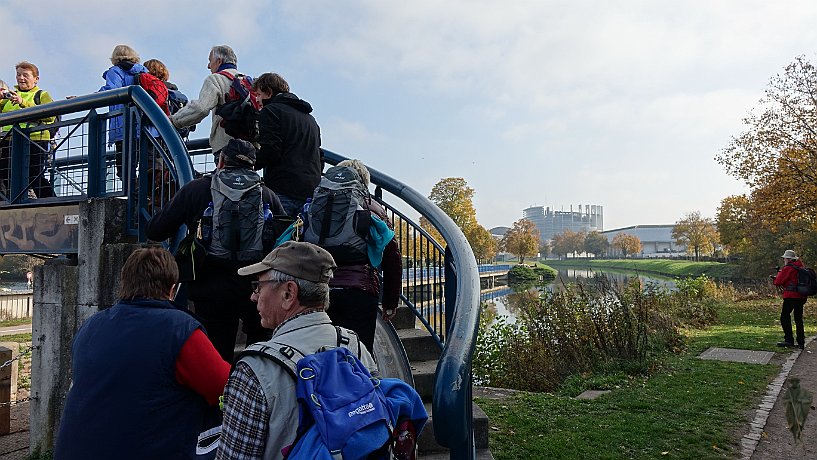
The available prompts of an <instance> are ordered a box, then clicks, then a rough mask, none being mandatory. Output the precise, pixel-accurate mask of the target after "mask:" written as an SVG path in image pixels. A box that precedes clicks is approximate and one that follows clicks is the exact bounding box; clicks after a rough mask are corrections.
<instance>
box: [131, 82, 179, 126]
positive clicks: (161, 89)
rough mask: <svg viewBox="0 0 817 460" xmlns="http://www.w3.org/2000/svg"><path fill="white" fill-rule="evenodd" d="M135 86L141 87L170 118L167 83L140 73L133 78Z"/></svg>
mask: <svg viewBox="0 0 817 460" xmlns="http://www.w3.org/2000/svg"><path fill="white" fill-rule="evenodd" d="M133 84H134V85H139V86H141V87H142V88H143V89H144V90H145V91H147V93H148V94H149V95H150V97H151V98H153V100H154V101H156V103H157V104H159V108H161V109H162V112H164V113H165V115H167V116H170V108H169V107H168V105H167V98H168V92H167V86H166V85H165V82H163V81H162V80H159V79H158V78H156V77H155V76H153V75H152V74H149V73H147V72H142V73H138V74H136V75H134V76H133Z"/></svg>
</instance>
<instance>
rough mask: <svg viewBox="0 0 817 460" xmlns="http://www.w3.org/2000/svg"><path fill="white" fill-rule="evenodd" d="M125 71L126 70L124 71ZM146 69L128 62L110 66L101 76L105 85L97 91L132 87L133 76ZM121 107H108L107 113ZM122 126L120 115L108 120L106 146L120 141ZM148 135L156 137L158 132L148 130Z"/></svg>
mask: <svg viewBox="0 0 817 460" xmlns="http://www.w3.org/2000/svg"><path fill="white" fill-rule="evenodd" d="M125 69H127V70H125ZM147 71H148V69H147V68H146V67H145V66H143V65H142V64H132V63H130V62H123V63H120V64H119V65H115V66H111V68H110V69H108V70H106V71H105V72H104V73H103V74H102V78H104V79H105V84H104V85H103V86H102V87H101V88H99V91H107V90H109V89H116V88H124V87H126V86H130V85H133V84H134V83H135V81H134V79H135V77H134V75H136V74H139V73H146V72H147ZM121 109H122V105H121V104H118V105H112V106H110V107H108V111H109V112H113V111H114V110H121ZM122 125H123V117H122V115H117V116H115V117H113V118H109V119H108V144H109V145H110V144H113V143H114V142H116V141H121V140H122V138H123V135H124V132H123V131H124V130H123V129H122ZM148 130H149V131H150V134H151V135H152V136H153V137H158V136H159V132H158V131H156V128H153V127H151V128H148Z"/></svg>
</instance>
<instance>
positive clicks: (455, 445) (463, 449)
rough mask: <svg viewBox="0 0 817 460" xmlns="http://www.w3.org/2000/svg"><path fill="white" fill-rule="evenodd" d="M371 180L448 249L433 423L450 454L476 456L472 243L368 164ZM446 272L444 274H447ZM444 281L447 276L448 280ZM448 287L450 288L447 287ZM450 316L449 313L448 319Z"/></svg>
mask: <svg viewBox="0 0 817 460" xmlns="http://www.w3.org/2000/svg"><path fill="white" fill-rule="evenodd" d="M324 158H326V160H327V161H328V162H330V163H337V162H339V161H341V160H344V159H345V158H344V157H342V156H340V155H338V154H336V153H334V152H331V151H329V150H324ZM369 174H370V175H371V182H372V183H373V184H375V185H377V186H379V187H382V188H383V189H384V190H386V191H387V192H389V193H391V194H392V195H394V196H396V197H398V198H400V199H401V200H403V201H404V202H405V203H406V204H408V205H409V206H411V207H412V208H414V209H415V210H416V211H418V212H420V213H421V214H422V215H423V217H425V218H426V219H428V220H429V222H431V223H432V224H433V225H434V227H436V228H437V230H438V231H439V232H440V234H441V235H442V237H443V238H444V239H445V242H446V244H447V247H446V252H447V253H450V254H451V264H449V263H448V261H447V263H446V266H447V267H449V266H450V267H451V268H452V269H453V270H454V273H455V276H454V278H455V279H456V289H455V291H454V292H455V293H456V299H455V300H454V303H453V311H450V310H452V309H451V308H450V307H451V306H449V305H446V319H447V321H446V329H447V333H446V335H445V346H444V347H443V352H442V355H441V356H440V361H439V362H438V363H437V372H436V374H435V379H434V401H433V405H432V410H433V413H434V414H435V417H438V418H439V420H445V423H435V424H434V437H435V438H436V440H437V442H438V443H439V444H440V445H442V446H445V447H448V448H449V449H451V458H452V459H473V458H476V447H475V444H474V434H473V411H472V405H471V404H472V403H471V361H472V358H473V354H474V348H475V346H476V340H477V332H478V330H479V313H480V309H479V295H480V287H479V272H478V271H477V260H476V258H475V257H474V253H473V251H472V250H471V245H470V244H468V240H466V239H465V235H464V234H463V233H462V230H460V228H459V227H457V224H455V223H454V221H453V220H451V218H450V217H449V216H448V215H447V214H445V213H444V212H443V211H442V210H441V209H440V208H439V207H437V206H436V205H435V204H434V203H432V202H431V200H429V199H428V198H426V197H425V196H423V195H421V194H420V193H418V192H417V191H416V190H414V189H412V188H411V187H409V186H407V185H405V184H403V183H402V182H400V181H398V180H396V179H393V178H391V177H389V176H387V175H385V174H383V173H381V172H380V171H378V170H376V169H374V168H371V167H370V168H369ZM446 278H448V277H446ZM446 281H448V280H446ZM446 292H448V290H447V291H446ZM449 318H450V319H449Z"/></svg>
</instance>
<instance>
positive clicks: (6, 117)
mask: <svg viewBox="0 0 817 460" xmlns="http://www.w3.org/2000/svg"><path fill="white" fill-rule="evenodd" d="M120 104H121V105H122V108H121V109H118V110H113V111H108V112H104V113H99V112H98V109H100V108H102V107H105V106H116V105H120ZM54 115H60V116H62V117H63V118H62V120H61V121H59V122H58V123H56V124H54V125H49V126H51V127H56V128H58V131H59V136H58V137H57V139H55V140H54V141H53V142H51V143H50V145H49V147H47V150H48V152H47V154H48V161H47V166H46V167H43V169H42V171H40V173H42V174H44V175H47V178H48V180H49V182H50V183H51V184H52V185H53V187H54V195H55V196H54V197H48V198H42V197H37V198H36V199H34V198H33V197H31V196H30V195H29V193H28V189H30V188H31V187H32V183H33V182H32V180H31V179H32V178H30V177H28V175H29V173H30V172H31V171H30V168H29V164H30V158H29V157H30V151H31V149H32V148H34V147H32V145H34V144H35V142H32V140H31V133H32V132H35V131H37V130H38V129H39V130H42V129H43V127H42V126H35V127H24V126H23V125H22V123H26V122H32V121H36V120H39V119H42V118H46V117H51V116H54ZM68 115H72V116H74V117H76V118H70V119H69V118H66V116H68ZM119 115H121V116H122V117H123V126H124V133H123V134H124V135H123V140H122V145H121V154H120V153H119V152H118V151H117V149H111V148H110V146H108V147H106V144H107V142H106V134H107V133H108V130H107V128H106V122H107V121H108V119H110V118H112V117H115V116H119ZM77 116H78V117H77ZM0 126H13V128H12V129H11V131H10V134H6V135H5V136H3V137H2V138H0V142H8V140H5V141H4V140H3V139H6V138H7V137H10V142H8V145H9V146H10V153H11V158H12V159H13V160H14V161H12V164H11V171H9V173H10V174H9V184H8V190H10V193H8V194H5V195H0V209H3V208H9V207H30V206H45V205H48V204H60V203H65V202H69V203H75V202H79V201H83V200H86V199H88V198H93V197H126V198H127V199H128V207H127V219H126V227H127V228H126V230H127V233H128V234H129V235H131V236H133V237H134V238H135V239H136V240H137V241H141V242H143V241H145V240H146V238H145V235H144V227H145V224H146V223H147V221H148V220H149V219H150V217H151V215H152V213H153V211H154V209H156V208H157V207H158V206H161V205H162V204H163V203H165V202H167V201H168V200H169V199H170V198H171V197H172V195H173V192H174V191H175V190H176V189H177V188H179V187H181V186H183V185H184V184H185V183H187V182H189V181H190V180H192V178H193V175H194V174H195V172H196V171H199V172H205V171H209V170H212V169H213V162H212V157H211V156H210V148H209V145H208V143H207V140H206V139H202V140H195V141H190V142H187V143H186V145H185V144H184V143H183V142H182V140H181V138H180V137H179V135H178V133H177V132H176V130H175V129H174V128H173V126H172V125H171V124H170V122H169V120H168V119H167V117H166V116H165V115H164V113H163V112H162V111H161V109H160V108H159V107H158V106H157V105H156V103H155V102H154V101H153V99H151V98H150V96H148V94H147V93H146V92H145V91H144V90H143V89H142V88H140V87H138V86H129V87H126V88H121V89H116V90H111V91H105V92H101V93H95V94H91V95H87V96H80V97H77V98H74V99H71V100H66V101H57V102H53V103H49V104H45V105H41V106H37V107H33V108H27V109H21V110H18V111H13V112H8V113H5V114H1V115H0ZM151 126H152V127H155V129H156V130H157V131H158V137H154V136H153V134H152V133H151V132H150V131H149V130H148V128H149V127H151ZM324 155H325V159H326V160H327V162H329V163H330V164H336V163H338V162H339V161H341V160H343V159H345V158H344V157H342V156H340V155H338V154H336V153H334V152H331V151H328V150H325V151H324ZM119 165H121V166H119ZM369 170H370V173H371V182H372V184H374V185H375V187H376V189H375V193H374V197H375V199H377V200H378V201H379V202H381V203H382V204H384V206H385V207H386V209H387V212H388V214H389V216H390V219H391V220H392V223H393V224H394V228H395V233H396V237H397V238H398V240H399V242H400V244H401V251H402V254H403V261H404V275H405V276H406V278H407V283H406V284H404V288H403V289H404V291H403V293H402V294H401V299H402V301H403V302H404V303H405V304H406V305H408V306H409V307H410V308H411V309H412V310H413V311H414V313H415V315H416V316H417V317H418V318H419V320H420V322H422V323H423V324H424V326H425V327H426V329H427V330H428V331H429V333H430V334H431V335H432V336H433V337H435V339H436V341H437V343H438V345H439V346H441V348H442V353H441V357H440V360H439V363H438V366H437V371H436V376H435V390H434V401H433V411H434V415H435V417H437V418H438V419H439V420H444V421H445V423H436V424H434V432H435V438H436V440H437V442H438V443H439V444H441V445H443V446H446V447H449V448H450V449H451V453H450V456H451V458H455V459H472V458H475V455H476V451H475V444H474V437H473V427H472V424H473V423H472V420H473V413H472V403H471V359H472V355H473V351H474V347H475V344H476V337H477V329H478V322H479V296H480V284H479V273H478V270H477V263H476V259H475V258H474V254H473V252H472V251H471V247H470V245H469V244H468V242H467V240H466V239H465V236H464V235H463V233H462V231H460V229H459V228H458V227H457V226H456V224H454V222H453V221H452V220H451V218H450V217H448V216H447V215H446V214H445V213H444V212H442V211H441V210H440V209H439V208H438V207H437V206H436V205H434V204H433V203H432V202H431V201H429V200H428V199H427V198H426V197H425V196H423V195H421V194H419V193H418V192H417V191H415V190H413V189H412V188H410V187H408V186H407V185H405V184H403V183H402V182H400V181H398V180H396V179H394V178H391V177H389V176H387V175H385V174H383V173H381V172H379V171H377V170H374V169H372V168H369ZM2 173H3V172H2V171H0V180H2V176H1V175H2ZM0 191H1V190H0ZM384 192H386V193H388V194H390V195H391V196H390V197H389V199H384V197H383V194H384ZM392 198H394V201H392ZM408 213H416V214H417V215H419V216H422V217H423V218H424V219H425V220H427V221H428V222H429V223H430V224H431V225H432V226H433V227H434V228H436V230H437V231H438V232H439V233H440V235H442V238H443V239H444V244H445V246H444V247H443V245H442V244H441V242H437V241H435V240H434V239H433V238H432V237H431V236H430V235H429V232H428V231H426V229H424V228H423V227H422V226H421V225H419V224H417V223H416V222H415V220H417V219H414V218H412V217H411V216H410V215H409V214H408ZM181 232H183V229H180V235H179V236H182V234H181Z"/></svg>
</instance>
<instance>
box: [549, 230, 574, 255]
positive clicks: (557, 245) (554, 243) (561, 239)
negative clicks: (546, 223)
mask: <svg viewBox="0 0 817 460" xmlns="http://www.w3.org/2000/svg"><path fill="white" fill-rule="evenodd" d="M550 250H551V251H553V253H554V254H556V255H557V256H558V257H559V259H561V258H562V257H567V255H568V254H569V253H570V242H569V241H568V239H567V237H566V236H565V234H564V233H557V234H555V235H553V238H551V245H550Z"/></svg>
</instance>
